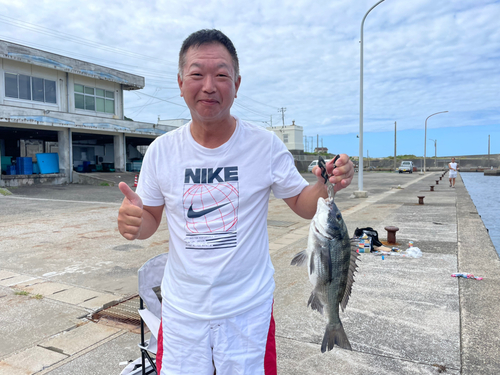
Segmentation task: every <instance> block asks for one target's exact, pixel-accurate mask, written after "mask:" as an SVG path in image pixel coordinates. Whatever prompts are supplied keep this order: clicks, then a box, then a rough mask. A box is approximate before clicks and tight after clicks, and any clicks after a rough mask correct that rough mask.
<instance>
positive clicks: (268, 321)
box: [118, 30, 354, 375]
mask: <svg viewBox="0 0 500 375" xmlns="http://www.w3.org/2000/svg"><path fill="white" fill-rule="evenodd" d="M177 79H178V84H179V88H180V93H181V96H182V97H183V98H184V100H185V102H186V104H187V106H188V108H189V110H190V112H191V118H192V120H191V121H190V122H189V123H188V124H186V125H184V126H182V127H180V128H179V129H177V130H174V131H171V132H168V133H166V134H164V135H162V136H161V137H158V138H157V139H156V140H155V141H154V142H153V143H152V144H151V145H150V146H149V148H148V151H147V152H146V155H145V157H144V163H143V165H142V170H141V175H140V178H139V184H138V187H137V192H134V191H132V190H131V189H130V188H129V186H128V185H127V184H125V183H123V182H121V183H120V185H119V187H120V190H121V191H122V192H123V194H124V195H125V198H124V199H123V202H122V205H121V207H120V210H119V214H118V228H119V231H120V233H121V235H122V236H123V237H125V238H126V239H128V240H135V239H146V238H148V237H150V236H152V235H153V234H154V233H155V232H156V230H157V229H158V226H159V225H160V222H161V220H162V217H163V215H164V212H165V213H166V216H167V222H168V229H169V232H170V239H169V244H170V245H169V257H168V262H167V265H166V267H165V273H164V276H163V282H162V285H161V294H162V296H163V300H162V323H161V325H160V330H159V335H158V336H159V338H158V342H159V345H158V353H157V356H156V361H157V363H156V364H157V367H158V368H159V371H158V373H159V374H161V375H166V374H169V375H173V374H179V375H180V374H191V375H193V374H196V375H198V374H204V375H207V374H213V373H214V367H215V368H216V370H217V375H233V374H246V375H276V371H277V370H276V350H275V337H274V320H273V317H272V306H273V293H274V278H273V274H274V268H273V265H272V263H271V258H270V256H269V239H268V234H267V213H268V204H269V196H270V193H271V191H272V192H273V193H274V196H275V197H277V198H281V199H283V200H284V201H285V203H287V204H288V206H289V207H290V208H291V209H292V210H293V211H294V212H295V213H296V214H298V215H299V216H301V217H303V218H308V219H310V218H312V217H313V216H314V213H315V212H316V206H317V201H318V199H319V197H324V198H326V197H327V196H328V192H327V188H326V185H325V181H324V179H322V178H321V171H320V168H319V167H317V166H316V167H315V169H314V170H313V171H312V172H313V173H314V174H315V175H316V177H317V180H316V183H314V184H312V185H309V183H308V182H307V181H306V180H305V179H304V178H303V177H302V176H301V175H300V173H299V172H298V171H297V168H295V165H294V161H293V157H292V155H291V154H290V152H289V151H288V150H287V148H286V146H285V144H284V143H283V142H282V141H280V139H279V138H278V137H277V136H276V135H275V134H274V133H272V132H269V131H267V130H265V129H262V128H261V127H260V126H255V125H253V124H250V123H248V122H245V121H243V120H241V119H239V118H237V117H236V116H234V115H232V114H231V113H230V109H231V107H232V105H233V101H234V99H235V98H236V94H237V92H238V88H239V86H240V82H241V77H240V75H239V72H238V58H237V55H236V50H235V48H234V46H233V43H232V42H231V41H230V40H229V38H228V37H227V36H225V35H224V34H223V33H221V32H220V31H218V30H200V31H198V32H195V33H193V34H191V35H190V36H189V37H188V38H187V39H186V40H185V41H184V43H183V45H182V48H181V51H180V53H179V74H178V78H177ZM333 164H334V163H333V160H332V161H329V162H328V163H327V164H326V169H327V173H328V174H329V175H330V177H329V179H330V182H332V183H334V184H335V188H334V189H335V191H338V190H340V189H343V188H345V187H347V186H348V185H349V184H350V183H351V181H352V178H353V175H354V168H353V164H352V162H351V161H350V160H349V157H348V156H347V155H346V154H342V155H341V156H340V158H339V159H338V160H337V161H336V162H335V164H336V168H334V165H333ZM166 250H167V249H166V248H165V251H166ZM162 344H163V345H162Z"/></svg>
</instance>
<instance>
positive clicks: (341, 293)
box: [291, 181, 359, 353]
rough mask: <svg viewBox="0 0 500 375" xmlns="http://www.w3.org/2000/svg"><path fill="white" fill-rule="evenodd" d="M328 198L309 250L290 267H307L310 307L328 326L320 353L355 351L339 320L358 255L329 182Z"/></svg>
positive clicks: (311, 235) (322, 201) (313, 228)
mask: <svg viewBox="0 0 500 375" xmlns="http://www.w3.org/2000/svg"><path fill="white" fill-rule="evenodd" d="M327 185H329V186H328V198H326V199H325V198H319V199H318V203H317V209H316V214H315V215H314V217H313V218H312V220H311V224H310V227H309V237H308V242H307V248H306V249H305V250H303V251H301V252H300V253H298V254H296V255H295V257H294V258H293V259H292V262H291V265H294V266H304V265H307V269H308V274H309V281H310V282H311V284H312V285H313V290H312V293H311V296H310V297H309V301H308V302H307V306H308V307H309V306H311V308H312V309H313V310H316V311H318V312H319V313H321V314H323V311H324V312H325V315H326V318H327V325H326V329H325V334H324V336H323V342H322V344H321V352H322V353H324V352H326V351H327V350H328V351H330V350H332V349H333V347H334V346H335V345H337V346H339V347H341V348H343V349H347V350H352V348H351V344H350V342H349V339H348V338H347V335H346V333H345V331H344V327H343V325H342V322H341V320H340V316H339V306H340V308H342V311H344V310H345V308H346V306H347V303H348V301H349V297H350V295H351V290H352V286H353V283H354V272H355V271H356V268H357V265H356V261H357V259H358V256H359V254H358V253H357V252H356V244H355V243H354V241H353V240H351V239H350V238H349V234H348V231H347V227H346V225H345V222H344V219H343V218H342V214H341V212H340V210H339V209H338V207H337V205H336V204H335V202H334V199H333V195H334V192H333V185H331V184H330V182H329V181H327Z"/></svg>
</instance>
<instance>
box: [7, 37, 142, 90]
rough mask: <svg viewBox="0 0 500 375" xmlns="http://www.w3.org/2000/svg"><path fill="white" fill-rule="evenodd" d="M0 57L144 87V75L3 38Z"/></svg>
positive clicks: (129, 88)
mask: <svg viewBox="0 0 500 375" xmlns="http://www.w3.org/2000/svg"><path fill="white" fill-rule="evenodd" d="M0 57H1V58H4V59H10V60H16V61H21V62H24V63H27V64H32V65H37V66H43V67H46V68H50V69H55V70H61V71H63V72H68V73H72V74H76V75H81V76H86V77H91V78H95V79H101V80H105V81H111V82H115V83H120V84H122V85H123V89H124V90H138V89H142V88H144V77H141V76H137V75H135V74H130V73H126V72H122V71H120V70H116V69H112V68H107V67H104V66H100V65H96V64H92V63H89V62H86V61H82V60H77V59H73V58H71V57H66V56H61V55H57V54H55V53H50V52H46V51H42V50H39V49H36V48H31V47H27V46H23V45H20V44H15V43H11V42H7V41H5V40H0Z"/></svg>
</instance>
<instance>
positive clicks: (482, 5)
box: [0, 0, 500, 157]
mask: <svg viewBox="0 0 500 375" xmlns="http://www.w3.org/2000/svg"><path fill="white" fill-rule="evenodd" d="M377 1H378V0H355V1H346V0H328V1H323V0H316V1H302V0H294V1H278V0H266V1H252V0H250V1H229V0H213V1H211V0H206V1H199V0H180V1H178V0H169V1H152V0H148V1H145V0H122V1H107V0H100V1H95V0H87V1H85V2H75V1H66V0H51V1H43V0H36V1H34V0H16V1H12V0H0V39H2V40H7V41H10V42H14V43H18V44H23V45H27V46H30V47H34V48H38V49H41V50H45V51H49V52H52V53H57V54H60V55H65V56H69V57H73V58H77V59H80V60H84V61H88V62H92V63H95V64H99V65H103V66H106V67H110V68H114V69H118V70H122V71H126V72H129V73H133V74H137V75H140V76H142V77H145V82H146V85H145V88H144V89H142V90H138V91H130V92H126V94H125V98H124V105H125V116H127V117H129V118H132V119H134V120H136V121H143V122H149V123H156V122H157V120H158V118H161V119H162V120H166V119H178V118H190V113H189V110H188V108H187V106H186V105H185V103H184V101H183V99H182V98H181V97H180V94H179V88H178V85H177V69H178V68H177V61H178V53H179V49H180V46H181V44H182V42H183V40H184V39H185V38H186V37H187V36H189V34H191V33H192V32H194V31H197V30H199V29H203V28H215V29H219V30H221V31H222V32H223V33H225V34H226V35H227V36H228V37H229V38H230V39H231V40H232V41H233V43H234V45H235V47H236V50H237V52H238V57H239V62H240V74H241V77H242V81H241V86H240V89H239V92H238V97H237V99H236V100H235V102H234V105H233V108H232V113H233V114H234V115H236V116H238V117H239V118H240V119H243V120H247V121H250V122H253V123H254V124H257V125H259V126H263V127H267V126H271V124H272V126H282V125H283V117H282V112H280V110H282V109H284V108H286V110H284V124H285V125H291V124H292V121H295V124H296V125H299V126H302V127H303V128H304V138H305V139H304V141H306V140H307V144H306V143H305V148H306V151H307V150H309V149H311V148H312V145H314V147H316V146H317V145H318V143H319V146H324V147H328V149H329V151H330V152H333V153H347V154H348V155H350V156H358V155H359V138H357V136H358V135H359V134H360V70H361V69H360V67H361V65H360V38H361V21H362V20H363V17H364V15H365V14H366V12H368V10H369V9H370V8H371V7H372V6H373V5H375V4H376V3H377ZM499 19H500V0H497V1H494V0H412V1H408V0H385V1H383V2H382V3H380V4H379V5H377V6H376V7H375V8H374V9H373V10H372V11H371V12H370V13H369V14H368V16H367V17H366V20H365V23H364V28H363V146H364V147H363V155H364V156H365V157H366V156H369V157H386V156H393V155H394V147H395V142H394V138H395V137H394V132H395V122H396V129H397V131H396V153H397V155H408V154H413V155H416V156H420V157H421V156H423V154H424V149H426V156H427V157H433V156H434V155H435V154H437V156H438V157H447V156H461V155H478V154H487V153H488V142H489V140H488V139H490V152H491V153H492V154H498V153H500V126H499V125H500V28H499V27H498V22H499V21H498V20H499ZM444 111H448V112H446V113H439V114H436V115H434V114H435V113H438V112H444ZM429 116H430V117H429ZM426 119H427V138H426V136H425V123H426ZM317 141H319V142H317ZM435 146H436V147H435Z"/></svg>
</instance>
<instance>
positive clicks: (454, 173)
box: [448, 158, 458, 188]
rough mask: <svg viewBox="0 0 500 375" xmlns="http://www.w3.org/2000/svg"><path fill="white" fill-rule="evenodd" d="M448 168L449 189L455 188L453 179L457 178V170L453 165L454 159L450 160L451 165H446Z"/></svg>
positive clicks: (454, 164)
mask: <svg viewBox="0 0 500 375" xmlns="http://www.w3.org/2000/svg"><path fill="white" fill-rule="evenodd" d="M448 168H449V170H450V177H449V180H450V187H453V188H454V187H455V179H456V178H457V168H458V164H457V163H455V158H451V163H448Z"/></svg>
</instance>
